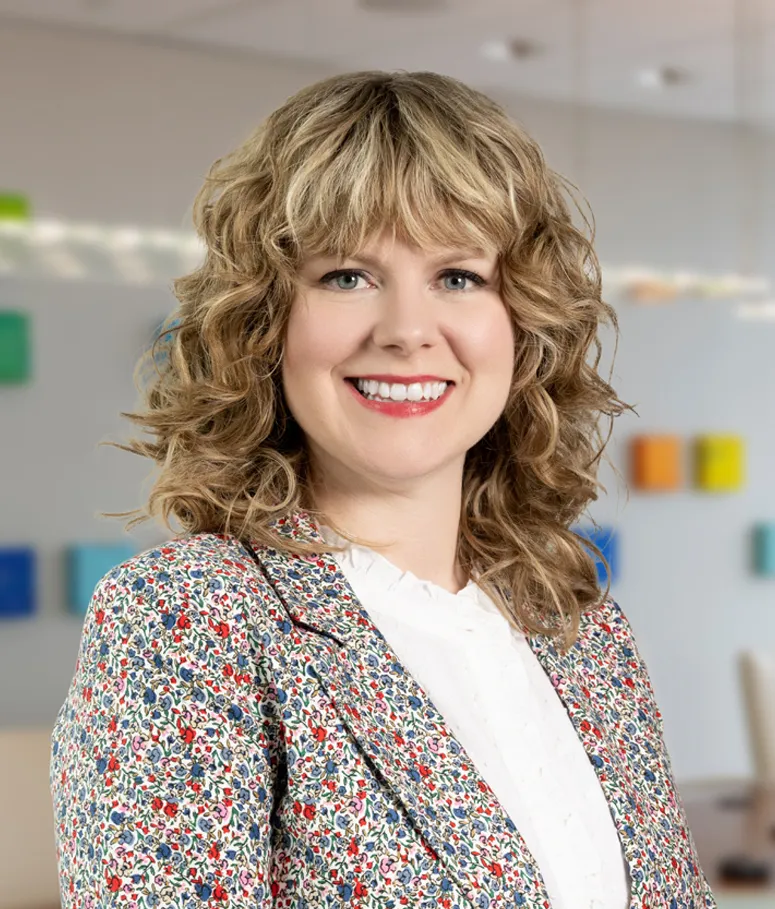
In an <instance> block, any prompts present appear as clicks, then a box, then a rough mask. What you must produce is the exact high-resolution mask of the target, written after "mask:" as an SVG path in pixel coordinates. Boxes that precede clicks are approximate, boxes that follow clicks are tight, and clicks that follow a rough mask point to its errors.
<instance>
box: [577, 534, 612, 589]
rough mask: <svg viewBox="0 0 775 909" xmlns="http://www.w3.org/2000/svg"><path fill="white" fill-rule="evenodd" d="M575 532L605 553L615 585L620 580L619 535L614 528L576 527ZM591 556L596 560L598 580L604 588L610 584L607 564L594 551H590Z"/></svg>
mask: <svg viewBox="0 0 775 909" xmlns="http://www.w3.org/2000/svg"><path fill="white" fill-rule="evenodd" d="M573 532H574V533H575V534H577V535H578V536H580V537H582V538H583V539H585V540H589V541H590V542H591V543H593V544H594V545H595V546H597V548H598V549H599V550H600V551H601V552H602V553H603V555H604V556H605V559H606V561H607V562H608V567H609V569H610V571H611V578H610V581H611V583H612V584H613V583H614V582H615V581H617V580H618V579H619V535H618V533H617V532H616V531H615V530H614V529H613V527H575V528H573ZM588 552H589V554H590V555H591V556H592V557H593V558H594V559H595V564H596V565H597V580H598V583H599V584H600V585H602V586H605V585H606V584H607V583H608V577H607V572H606V568H605V564H604V563H603V562H602V561H601V560H600V558H599V557H598V555H597V553H596V552H594V550H592V549H589V550H588Z"/></svg>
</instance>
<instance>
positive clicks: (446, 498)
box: [315, 476, 468, 593]
mask: <svg viewBox="0 0 775 909" xmlns="http://www.w3.org/2000/svg"><path fill="white" fill-rule="evenodd" d="M445 479H446V482H444V480H445ZM461 489H462V477H460V476H458V477H457V481H456V483H455V484H454V485H453V483H452V480H451V478H449V477H447V478H444V477H439V478H437V479H436V478H434V479H433V480H431V479H430V478H425V482H424V483H423V487H422V490H415V494H414V495H407V494H406V492H403V493H392V494H391V493H386V492H385V490H384V489H382V490H380V491H377V490H372V491H371V492H369V491H368V490H363V489H360V490H355V489H354V488H353V485H352V484H351V483H347V484H346V485H345V484H342V485H341V487H338V486H337V485H336V484H335V483H334V482H332V481H331V479H330V478H328V479H327V482H326V484H325V487H319V488H317V489H316V495H315V504H316V507H317V508H319V509H320V510H321V511H322V512H323V513H324V514H325V515H326V516H327V520H328V521H329V522H330V523H331V524H333V525H336V527H335V528H334V529H339V530H341V531H344V532H346V533H348V534H349V535H350V536H353V537H357V538H359V539H361V540H363V541H364V544H365V545H368V546H370V547H372V548H374V549H376V550H377V551H378V552H380V553H381V554H382V555H383V556H384V557H385V558H386V559H388V560H389V561H391V562H392V563H393V564H394V565H395V566H396V567H398V568H400V569H401V570H402V571H410V572H411V573H412V574H414V575H415V576H416V577H418V578H420V579H422V580H424V581H431V582H433V583H434V584H437V585H438V586H440V587H442V588H444V589H445V590H449V591H450V592H452V593H457V592H458V591H459V590H461V589H462V588H463V587H465V585H466V583H467V580H468V579H467V578H466V576H465V572H463V570H462V569H461V567H460V564H459V562H458V559H457V544H458V536H459V530H460V510H461V501H462V493H461Z"/></svg>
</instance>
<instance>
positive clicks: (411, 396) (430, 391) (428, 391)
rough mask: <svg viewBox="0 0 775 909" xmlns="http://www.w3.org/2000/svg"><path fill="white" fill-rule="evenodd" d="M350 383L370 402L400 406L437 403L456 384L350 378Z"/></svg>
mask: <svg viewBox="0 0 775 909" xmlns="http://www.w3.org/2000/svg"><path fill="white" fill-rule="evenodd" d="M345 381H346V382H349V383H350V384H351V385H352V386H353V387H354V388H355V389H356V391H357V392H358V393H359V394H360V395H361V397H363V398H366V399H367V400H369V401H384V402H386V403H394V404H400V403H403V402H407V403H416V402H424V403H427V402H429V401H436V400H438V399H439V398H440V397H442V396H443V395H444V394H445V393H446V391H447V389H448V388H449V387H450V386H453V385H454V384H455V383H454V382H452V381H449V380H446V379H437V380H433V381H424V382H409V383H402V382H380V381H378V380H376V379H360V378H357V377H355V376H348V377H347V378H346V379H345Z"/></svg>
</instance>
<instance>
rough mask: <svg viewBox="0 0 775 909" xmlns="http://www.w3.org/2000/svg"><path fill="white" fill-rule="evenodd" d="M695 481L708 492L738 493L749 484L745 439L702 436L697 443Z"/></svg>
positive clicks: (729, 436) (695, 447) (731, 436)
mask: <svg viewBox="0 0 775 909" xmlns="http://www.w3.org/2000/svg"><path fill="white" fill-rule="evenodd" d="M694 482H695V486H696V487H697V489H701V490H703V491H704V492H737V491H738V490H740V489H742V488H743V486H744V485H745V440H744V439H743V438H742V436H734V435H702V436H698V437H697V439H696V440H695V444H694Z"/></svg>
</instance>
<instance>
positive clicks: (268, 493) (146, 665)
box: [52, 72, 714, 909]
mask: <svg viewBox="0 0 775 909" xmlns="http://www.w3.org/2000/svg"><path fill="white" fill-rule="evenodd" d="M562 190H563V184H562V181H561V180H560V178H559V177H558V176H557V175H555V174H554V173H552V172H551V171H550V170H549V169H548V168H547V166H546V165H545V163H544V161H543V158H542V156H541V153H540V151H539V149H538V148H537V146H536V145H535V143H534V142H533V141H532V140H531V139H530V138H528V137H527V136H526V135H525V134H524V133H523V132H522V131H521V129H520V128H519V127H517V126H516V125H515V124H514V123H513V122H511V121H510V120H509V119H508V118H507V117H506V115H505V114H504V113H503V111H502V110H501V109H500V108H499V107H498V106H497V105H495V104H494V103H493V102H492V101H490V100H489V99H488V98H486V97H484V96H483V95H481V94H479V93H477V92H475V91H472V90H470V89H468V88H466V87H465V86H463V85H461V84H459V83H458V82H456V81H454V80H452V79H448V78H445V77H442V76H439V75H435V74H431V73H408V74H407V73H395V74H388V73H379V72H369V73H355V74H349V75H345V76H340V77H336V78H333V79H329V80H327V81H324V82H321V83H319V84H317V85H313V86H312V87H310V88H307V89H305V90H304V91H301V92H300V93H299V94H297V95H296V96H295V97H293V98H291V99H290V100H289V101H288V102H287V103H286V104H284V105H283V106H282V107H281V108H280V109H278V110H277V111H275V112H274V113H273V114H272V115H271V116H270V117H269V118H268V119H267V120H266V122H265V123H264V124H263V125H262V126H261V127H260V128H259V129H258V131H257V132H256V133H255V135H253V136H252V137H251V138H249V139H248V140H247V141H246V142H245V143H244V144H243V145H242V146H241V147H240V148H238V149H237V150H236V151H235V152H233V153H232V154H231V155H229V156H227V157H225V158H223V159H221V160H219V161H217V162H216V163H215V164H214V165H213V168H212V170H211V172H210V174H209V176H208V178H207V181H206V184H205V186H204V188H203V189H202V191H201V192H200V195H199V197H198V199H197V202H196V205H195V220H196V224H197V228H198V230H199V232H200V234H201V236H202V237H203V238H204V240H205V242H206V245H207V255H206V260H205V262H204V265H203V266H202V267H201V268H200V269H198V270H197V271H196V272H194V273H193V274H190V275H188V276H186V277H184V278H181V279H180V280H178V281H177V282H176V295H177V296H178V298H179V300H180V306H179V309H178V310H177V312H176V322H175V324H174V325H173V326H172V331H171V333H170V336H171V337H172V339H173V340H172V343H171V345H170V347H169V350H168V351H167V352H166V353H164V357H162V358H160V362H161V365H160V366H159V362H158V361H157V366H159V368H158V370H157V371H158V378H157V380H156V381H155V382H154V383H153V384H152V385H151V386H150V388H149V389H148V391H147V408H146V410H145V412H143V413H140V414H129V415H128V416H129V417H131V419H133V420H134V421H135V422H136V423H138V424H140V425H142V426H143V427H145V428H146V430H148V431H149V432H150V433H151V435H152V438H151V440H147V439H145V440H136V441H132V442H131V443H130V444H129V445H128V446H127V447H128V448H129V450H131V451H133V452H136V453H140V454H142V455H145V456H148V457H150V458H152V459H153V460H154V461H155V462H156V463H157V464H158V465H159V466H160V472H159V475H158V479H157V480H156V484H155V486H154V488H153V490H152V493H151V496H150V500H149V503H148V506H147V509H146V510H145V511H144V512H142V513H141V514H140V516H139V517H138V518H136V520H142V519H146V518H147V517H148V516H149V515H162V516H163V517H164V519H165V521H167V522H168V526H169V527H170V529H171V525H170V524H169V519H170V517H174V518H175V519H176V520H177V521H178V523H179V524H180V525H181V526H182V528H183V531H184V532H183V533H182V534H180V535H179V536H178V537H177V538H176V539H174V540H173V541H171V542H169V543H168V544H167V545H165V546H162V547H159V548H157V549H153V550H151V551H149V552H146V553H144V554H142V555H140V556H137V557H136V558H134V559H132V560H131V561H129V562H127V563H125V564H124V565H121V566H119V567H118V568H116V569H114V570H113V571H111V572H110V573H109V574H108V575H107V576H106V577H105V578H104V579H103V580H102V581H101V582H100V584H99V585H98V586H97V588H96V590H95V593H94V597H93V601H92V604H91V607H90V610H89V613H88V616H87V618H86V622H85V627H84V634H83V640H82V645H81V651H80V654H79V660H78V664H77V668H76V674H75V679H74V681H73V685H72V687H71V689H70V692H69V696H68V698H67V702H66V703H65V705H64V706H63V708H62V710H61V712H60V714H59V717H58V720H57V725H56V729H55V730H54V736H53V738H54V750H53V756H52V791H53V799H54V805H55V813H56V818H57V833H58V846H59V863H60V875H61V884H62V898H63V905H64V907H65V909H75V907H81V906H95V907H96V906H99V907H105V906H124V905H126V906H136V907H150V906H154V907H173V906H174V907H188V906H198V905H200V904H201V903H207V904H212V905H228V906H231V907H239V909H243V907H244V909H248V907H250V909H255V907H263V906H270V905H272V906H285V907H294V909H301V907H310V909H311V907H322V906H334V905H336V906H339V905H340V904H343V903H347V904H351V905H352V906H353V907H360V909H367V907H398V906H412V907H431V906H434V907H435V906H444V907H450V909H452V907H459V909H462V907H471V906H476V907H481V909H485V907H501V906H503V907H505V906H509V907H511V906H515V905H516V906H526V907H530V909H538V907H547V906H551V907H553V909H582V907H583V909H591V907H595V909H626V907H630V906H631V907H635V906H638V907H648V909H656V907H663V906H673V907H700V906H703V907H710V906H713V905H714V902H713V897H712V895H711V893H710V890H709V888H708V885H707V883H706V881H705V878H704V876H703V873H702V871H701V870H700V868H699V866H698V862H697V856H696V852H695V847H694V844H693V841H692V838H691V834H690V831H689V830H688V828H687V823H686V819H685V817H684V814H683V810H682V808H681V805H680V802H679V799H678V796H677V793H676V790H675V785H674V782H673V779H672V775H671V770H670V763H669V759H668V756H667V753H666V751H665V746H664V743H663V738H662V725H661V718H660V714H659V711H658V709H657V707H656V704H655V702H654V697H653V692H652V689H651V686H650V683H649V679H648V675H647V672H646V668H645V666H644V665H643V662H642V660H641V659H640V657H639V655H638V651H637V649H636V647H635V644H634V642H633V639H632V634H631V631H630V628H629V625H628V624H627V620H626V619H625V617H624V615H623V613H622V612H621V610H620V609H619V607H618V606H617V605H616V604H615V603H614V602H612V601H611V600H610V599H609V598H608V592H607V591H605V592H601V590H600V589H599V587H598V584H597V577H596V570H595V564H594V561H593V558H592V556H591V555H590V553H589V551H588V550H587V548H586V547H585V545H584V543H582V541H581V539H580V538H579V537H578V536H577V535H576V534H574V533H573V531H572V530H571V529H570V528H571V525H572V524H573V523H574V522H575V521H576V520H577V519H578V518H579V516H580V515H581V514H582V512H583V511H584V509H585V507H586V506H587V504H588V503H589V502H590V501H591V500H593V499H594V498H595V497H596V490H597V488H598V483H597V480H596V470H597V465H598V463H599V460H600V457H601V453H602V448H603V442H602V439H601V435H600V432H599V428H598V424H599V420H600V418H601V415H607V416H609V417H613V416H615V415H617V414H618V413H620V412H621V411H622V410H623V408H624V407H625V405H624V404H623V403H622V402H621V401H619V399H618V398H617V396H616V394H615V392H614V391H613V389H612V388H611V387H610V386H609V385H608V384H606V382H605V381H603V379H602V378H601V377H600V376H599V375H598V373H597V371H596V366H597V362H598V360H597V359H595V360H594V361H593V362H590V358H589V357H588V354H589V353H590V350H591V348H592V347H595V349H596V350H597V352H598V358H599V345H598V342H597V332H598V328H599V325H600V323H601V321H603V320H614V314H613V312H612V310H611V309H610V308H609V307H608V306H607V305H606V304H605V303H604V302H603V301H602V300H601V297H600V275H599V270H598V265H597V260H596V258H595V255H594V252H593V250H592V247H591V244H590V242H589V241H588V240H587V239H585V237H584V236H583V234H582V233H581V232H579V231H578V230H577V229H576V228H575V227H574V226H573V224H572V222H571V218H570V215H569V212H568V208H567V206H566V203H565V201H564V199H563V194H562ZM158 352H159V351H158V350H157V351H156V354H158ZM165 358H166V359H165ZM132 523H134V522H132Z"/></svg>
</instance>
